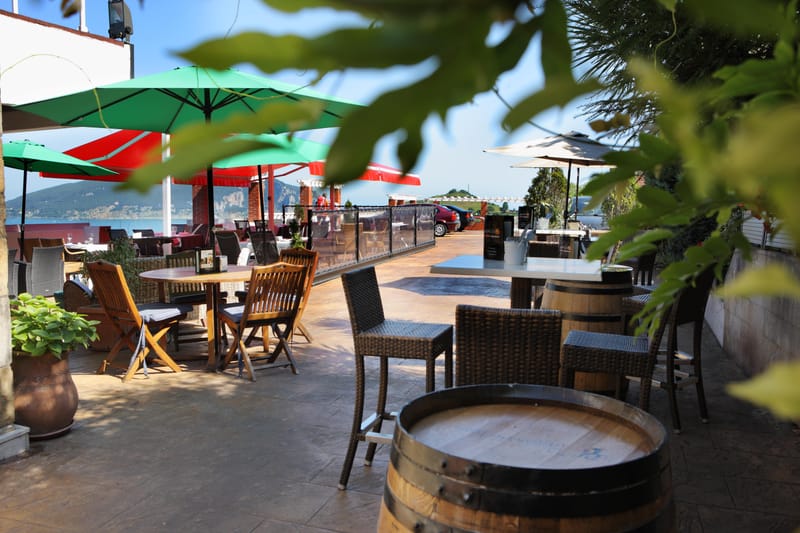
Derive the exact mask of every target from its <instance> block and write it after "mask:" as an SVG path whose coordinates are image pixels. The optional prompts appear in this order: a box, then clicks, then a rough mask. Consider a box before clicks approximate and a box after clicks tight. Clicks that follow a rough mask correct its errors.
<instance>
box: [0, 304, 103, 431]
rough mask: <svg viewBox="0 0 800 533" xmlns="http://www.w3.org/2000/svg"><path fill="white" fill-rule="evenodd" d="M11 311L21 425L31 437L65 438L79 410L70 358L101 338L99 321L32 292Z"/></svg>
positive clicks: (16, 404)
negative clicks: (79, 349) (80, 348)
mask: <svg viewBox="0 0 800 533" xmlns="http://www.w3.org/2000/svg"><path fill="white" fill-rule="evenodd" d="M9 307H10V308H11V349H12V362H11V366H12V369H13V372H14V414H15V418H16V422H17V423H18V424H22V425H24V426H28V427H29V428H30V437H31V438H32V439H36V438H40V439H43V438H50V437H57V436H59V435H63V434H64V433H66V432H67V431H69V430H70V428H71V427H72V424H73V416H74V415H75V412H76V411H77V409H78V389H77V387H75V382H74V381H73V380H72V375H71V374H70V371H69V360H68V356H69V354H70V352H72V351H73V350H74V349H75V348H77V347H78V346H83V347H87V346H88V345H89V343H90V342H92V341H93V340H96V339H97V331H96V329H95V326H96V324H98V322H97V321H96V320H87V319H86V318H85V317H84V315H81V314H78V313H75V312H73V311H67V310H66V309H63V308H61V307H59V306H58V305H57V304H56V303H55V302H52V301H50V300H48V299H47V298H45V297H44V296H32V295H30V294H28V293H22V294H20V295H19V297H18V298H17V299H14V300H11V302H10V304H9Z"/></svg>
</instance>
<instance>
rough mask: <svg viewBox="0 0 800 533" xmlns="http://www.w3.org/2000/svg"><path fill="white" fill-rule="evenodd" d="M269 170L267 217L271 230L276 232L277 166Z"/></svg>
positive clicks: (268, 168) (269, 167)
mask: <svg viewBox="0 0 800 533" xmlns="http://www.w3.org/2000/svg"><path fill="white" fill-rule="evenodd" d="M267 170H268V173H267V206H268V207H269V212H268V213H267V216H268V217H269V229H271V230H272V231H275V166H274V165H269V166H268V167H267ZM284 222H285V220H284Z"/></svg>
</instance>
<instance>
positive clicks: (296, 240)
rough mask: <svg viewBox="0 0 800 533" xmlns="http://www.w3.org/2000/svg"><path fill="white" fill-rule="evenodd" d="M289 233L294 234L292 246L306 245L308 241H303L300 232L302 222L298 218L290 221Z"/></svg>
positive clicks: (300, 246) (301, 246)
mask: <svg viewBox="0 0 800 533" xmlns="http://www.w3.org/2000/svg"><path fill="white" fill-rule="evenodd" d="M289 233H290V234H291V235H292V238H291V242H290V246H291V247H292V248H305V247H306V243H304V242H303V236H302V235H301V233H300V224H299V223H298V222H297V219H296V218H295V219H292V220H290V221H289Z"/></svg>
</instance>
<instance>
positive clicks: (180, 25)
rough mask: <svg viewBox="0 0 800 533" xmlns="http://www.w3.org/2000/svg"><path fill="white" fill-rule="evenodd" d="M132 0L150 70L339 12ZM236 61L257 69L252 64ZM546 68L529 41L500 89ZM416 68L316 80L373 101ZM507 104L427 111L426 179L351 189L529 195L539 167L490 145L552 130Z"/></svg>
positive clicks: (561, 119) (73, 141) (46, 16)
mask: <svg viewBox="0 0 800 533" xmlns="http://www.w3.org/2000/svg"><path fill="white" fill-rule="evenodd" d="M127 3H128V5H129V8H130V10H131V15H132V18H133V21H134V34H133V36H132V37H131V42H132V43H133V44H134V50H135V52H134V58H135V70H136V74H137V75H145V74H152V73H155V72H160V71H163V70H168V69H171V68H174V67H177V66H180V65H183V64H186V63H185V62H184V61H183V60H182V59H180V58H178V57H176V56H175V55H174V52H175V51H180V50H183V49H186V48H188V47H191V46H192V45H194V44H197V43H199V42H201V41H203V40H206V39H208V38H212V37H221V36H224V35H225V34H226V33H228V32H230V33H231V34H235V33H239V32H241V31H248V30H259V31H264V30H265V29H267V30H268V31H270V32H273V33H300V34H302V35H312V34H315V33H319V32H321V31H324V30H325V29H326V28H330V27H331V25H332V24H334V23H335V22H336V20H337V19H336V18H334V14H333V12H331V11H315V12H313V13H308V14H302V15H284V14H282V13H280V12H276V11H274V10H271V9H269V8H267V7H266V6H265V5H264V4H263V3H261V2H260V1H259V0H225V1H219V0H195V1H192V2H189V1H187V0H172V1H164V0H144V3H143V4H140V3H139V1H138V0H129V1H128V2H127ZM5 4H8V5H5ZM19 4H20V7H19V10H20V13H21V14H23V15H26V16H29V17H33V18H39V19H43V20H48V21H51V22H53V23H57V24H62V25H64V26H69V27H77V25H78V19H77V17H73V18H71V19H66V20H64V19H62V18H61V17H60V13H59V10H58V4H59V2H56V1H54V0H19ZM87 6H88V7H87V25H88V27H89V31H90V32H92V33H96V34H101V35H104V34H106V30H107V27H108V15H107V2H106V1H105V0H87ZM0 8H2V9H5V10H8V11H10V10H11V0H2V1H0ZM280 28H285V30H281V29H280ZM238 68H241V69H242V70H248V71H251V72H256V71H255V70H253V68H252V67H250V66H247V65H242V66H240V67H238ZM539 73H540V69H539V65H538V58H537V54H536V50H535V49H531V50H529V51H528V54H527V56H526V57H525V59H524V60H523V61H522V63H521V64H520V65H519V66H518V67H517V69H516V70H515V71H513V72H511V73H507V74H506V75H504V76H503V78H502V79H501V80H500V84H499V88H500V92H501V94H502V95H503V97H504V98H505V99H507V100H509V101H511V102H515V101H517V100H518V99H520V98H521V97H522V96H523V95H524V94H526V93H527V92H528V91H530V90H531V88H532V87H535V86H536V84H538V83H540V81H541V76H540V74H539ZM260 74H263V73H260ZM266 75H267V76H269V77H273V78H276V79H280V80H282V81H285V82H288V83H295V84H298V85H303V84H306V83H308V82H309V81H310V80H311V78H312V75H311V74H310V73H306V72H295V71H287V72H279V73H269V74H266ZM410 75H413V71H412V72H409V71H408V70H404V69H394V70H392V71H391V72H388V73H385V72H380V73H375V72H347V73H344V74H334V75H330V76H328V77H326V78H325V79H323V80H322V81H321V82H320V83H319V84H318V85H316V86H315V89H317V90H320V91H322V92H324V93H327V94H331V95H336V96H338V97H341V98H345V99H348V100H352V101H357V102H361V103H368V102H369V101H371V100H372V99H373V98H374V97H375V96H376V95H377V94H379V92H380V91H381V90H383V89H385V88H387V87H391V86H394V85H395V84H398V83H401V82H402V81H403V80H404V79H407V78H408V76H410ZM504 111H505V107H504V105H503V104H502V102H500V101H499V99H498V98H497V97H496V96H495V95H494V94H485V95H480V96H478V97H477V98H476V99H475V101H474V102H473V103H471V104H469V105H464V106H460V107H458V108H456V109H453V110H451V112H450V113H449V114H448V116H447V118H446V121H445V122H444V123H443V122H442V121H440V120H439V119H438V118H433V119H429V120H428V122H427V123H426V125H425V139H426V147H425V151H424V152H423V154H422V156H421V158H420V162H419V164H418V165H417V167H416V168H415V169H414V172H415V173H416V174H419V175H420V176H421V178H422V186H421V187H401V188H397V187H392V186H387V185H383V184H377V183H361V184H355V183H353V184H347V185H345V188H344V192H343V198H344V199H345V200H348V199H349V200H351V201H353V202H354V203H357V204H373V205H374V204H384V203H386V195H387V194H388V193H390V192H393V193H399V194H410V195H415V196H417V197H419V198H424V197H426V196H429V195H434V194H441V193H445V192H447V191H449V190H450V189H452V188H465V189H468V190H469V191H470V192H471V193H473V194H475V195H477V196H481V197H522V196H524V194H525V192H526V191H527V189H528V186H529V184H530V180H531V178H532V177H533V175H534V171H533V170H531V169H513V168H510V166H511V165H512V164H513V163H515V162H519V161H521V159H519V158H511V157H507V156H501V155H497V154H488V153H484V152H483V149H485V148H490V147H493V146H498V145H504V144H510V143H513V142H519V141H523V140H526V139H535V138H539V137H544V136H547V135H548V133H547V132H546V131H543V130H540V129H538V128H536V127H533V126H528V127H523V128H521V129H520V130H519V131H517V132H515V133H514V134H513V135H509V134H507V133H506V132H503V131H502V130H501V128H500V127H499V124H500V119H501V117H502V116H503V114H504ZM577 114H578V112H577V108H576V107H571V108H568V109H565V110H553V111H550V112H547V113H545V114H543V115H541V116H540V117H537V120H536V122H537V124H540V125H541V126H543V127H545V128H547V129H549V130H551V131H556V132H566V131H570V130H577V131H582V132H584V133H587V134H590V135H591V131H590V130H589V128H588V126H587V125H586V123H585V121H584V120H583V119H580V118H575V115H577ZM106 133H108V131H106V130H100V129H91V128H79V129H69V130H59V131H52V132H29V133H17V134H5V135H4V136H3V140H4V141H9V140H19V139H25V138H30V139H31V140H34V141H36V142H40V143H43V144H45V145H47V146H48V147H49V148H53V149H57V150H66V149H69V148H71V147H73V146H76V145H79V144H82V143H84V142H88V141H89V140H92V139H95V138H97V137H100V136H102V135H104V134H106ZM334 135H335V130H317V131H314V132H304V133H302V134H301V136H303V137H306V138H309V139H312V140H316V141H320V142H330V141H331V140H332V139H333V136H334ZM373 160H374V161H376V162H378V163H383V164H387V165H393V166H397V161H396V160H395V159H394V158H393V157H392V150H391V146H390V144H389V143H388V142H384V143H381V144H379V146H378V148H377V149H376V152H375V155H374V158H373ZM17 173H18V171H15V170H13V169H9V168H6V198H7V199H10V198H15V197H17V196H19V195H20V194H21V192H22V185H21V175H20V178H19V179H15V176H16V174H17ZM299 174H300V173H296V174H293V175H292V176H291V177H289V178H286V179H285V181H286V182H287V183H290V184H293V185H294V184H296V180H297V176H298V175H299ZM582 178H583V176H582ZM63 182H64V181H63V180H53V179H42V178H40V177H39V176H38V175H33V177H32V178H30V179H29V185H28V187H29V189H28V190H29V191H35V190H39V189H42V188H45V187H49V186H54V185H58V184H61V183H63Z"/></svg>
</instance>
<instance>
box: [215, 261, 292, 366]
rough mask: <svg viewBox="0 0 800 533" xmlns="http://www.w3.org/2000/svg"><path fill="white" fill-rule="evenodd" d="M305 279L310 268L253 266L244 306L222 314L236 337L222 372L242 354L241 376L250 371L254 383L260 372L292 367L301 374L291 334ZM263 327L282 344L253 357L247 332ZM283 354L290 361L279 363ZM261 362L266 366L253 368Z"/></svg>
mask: <svg viewBox="0 0 800 533" xmlns="http://www.w3.org/2000/svg"><path fill="white" fill-rule="evenodd" d="M305 276H306V269H305V267H303V266H300V265H289V264H286V263H273V264H271V265H264V266H255V267H253V271H252V274H251V276H250V281H249V282H248V289H247V298H246V299H245V301H244V303H243V304H240V303H236V304H231V305H228V306H226V307H224V308H223V309H222V310H221V312H220V313H219V317H220V319H221V321H222V322H223V323H224V324H225V326H227V327H228V328H229V329H230V330H231V331H232V332H233V335H234V340H233V342H232V343H231V347H230V349H229V350H228V352H227V353H226V354H225V359H224V361H223V363H222V365H221V366H222V369H225V368H227V367H228V365H229V364H230V363H231V360H232V359H233V356H234V354H238V358H237V362H238V366H239V376H240V377H241V375H242V371H243V369H245V368H246V369H247V374H248V376H249V377H250V380H251V381H255V379H256V378H255V373H254V370H256V369H259V370H260V369H264V368H277V367H284V366H289V367H291V369H292V373H294V374H297V366H296V365H295V361H294V357H293V356H292V348H291V346H290V344H289V342H288V334H289V332H291V331H292V329H293V328H294V324H295V320H296V319H297V310H298V309H299V307H300V302H301V301H302V299H303V290H304V288H305ZM263 327H270V328H271V329H272V333H273V334H274V335H275V337H276V338H277V339H278V343H277V345H276V346H275V349H274V350H273V351H272V352H269V351H267V350H268V348H267V347H265V350H264V351H262V352H260V353H258V354H253V353H251V352H250V351H248V348H247V342H246V337H245V331H246V330H248V329H260V328H263ZM281 352H283V353H285V354H286V362H276V360H277V358H278V356H279V355H280V354H281ZM261 361H264V362H265V364H261V365H258V366H253V363H254V362H256V363H258V362H261Z"/></svg>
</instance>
